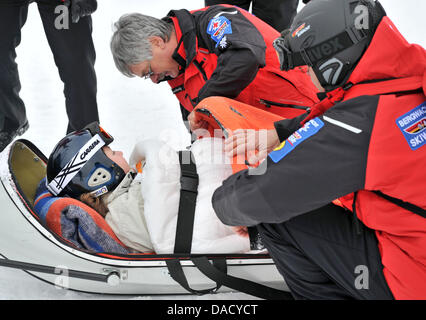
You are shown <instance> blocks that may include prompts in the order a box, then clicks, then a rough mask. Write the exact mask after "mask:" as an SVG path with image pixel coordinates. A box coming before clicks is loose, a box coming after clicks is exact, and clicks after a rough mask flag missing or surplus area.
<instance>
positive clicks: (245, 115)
mask: <svg viewBox="0 0 426 320" xmlns="http://www.w3.org/2000/svg"><path fill="white" fill-rule="evenodd" d="M194 110H195V116H196V119H197V120H204V121H206V122H207V123H208V128H207V130H208V132H209V134H210V137H214V136H215V130H220V132H222V133H224V135H225V137H228V136H230V135H231V134H232V132H233V131H235V130H237V129H253V130H271V129H274V122H276V121H279V120H283V119H284V118H283V117H281V116H278V115H276V114H273V113H270V112H266V111H263V110H261V109H258V108H256V107H253V106H250V105H248V104H245V103H242V102H239V101H236V100H233V99H229V98H225V97H208V98H206V99H203V100H202V101H201V102H200V103H199V104H198V105H197V106H196V107H195V108H194ZM204 136H205V135H203V136H202V137H204ZM216 136H217V134H216ZM249 156H250V153H248V154H247V155H246V158H247V157H249ZM232 169H233V172H234V173H235V172H238V171H241V170H244V169H247V166H246V165H245V164H244V161H241V156H239V157H238V156H234V158H233V159H232Z"/></svg>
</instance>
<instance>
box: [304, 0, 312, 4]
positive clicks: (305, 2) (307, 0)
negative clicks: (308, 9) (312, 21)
mask: <svg viewBox="0 0 426 320" xmlns="http://www.w3.org/2000/svg"><path fill="white" fill-rule="evenodd" d="M309 1H311V0H303V3H304V4H307V3H308V2H309Z"/></svg>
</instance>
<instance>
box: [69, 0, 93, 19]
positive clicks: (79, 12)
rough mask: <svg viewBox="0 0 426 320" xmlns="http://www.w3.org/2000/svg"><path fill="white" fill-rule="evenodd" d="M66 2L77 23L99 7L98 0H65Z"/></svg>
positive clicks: (72, 17)
mask: <svg viewBox="0 0 426 320" xmlns="http://www.w3.org/2000/svg"><path fill="white" fill-rule="evenodd" d="M64 4H65V5H66V6H67V7H68V8H70V13H71V20H72V22H73V23H77V22H78V21H79V20H80V18H82V17H85V16H89V15H91V14H92V13H93V12H95V11H96V9H97V8H98V3H97V1H96V0H64Z"/></svg>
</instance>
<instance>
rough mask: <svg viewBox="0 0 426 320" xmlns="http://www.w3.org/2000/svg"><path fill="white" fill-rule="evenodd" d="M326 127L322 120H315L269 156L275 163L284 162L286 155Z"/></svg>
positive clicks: (306, 124)
mask: <svg viewBox="0 0 426 320" xmlns="http://www.w3.org/2000/svg"><path fill="white" fill-rule="evenodd" d="M323 126H324V122H322V120H321V119H320V118H314V119H312V120H310V121H309V122H307V123H305V125H304V126H303V127H302V128H300V129H299V130H297V131H296V132H295V133H293V134H292V135H291V136H290V137H288V139H287V140H286V141H284V142H283V143H281V145H280V146H279V147H278V148H276V149H275V150H274V151H272V152H271V153H270V154H269V157H270V158H271V160H272V161H274V162H275V163H277V162H279V161H280V160H282V159H283V158H284V157H285V156H286V155H288V154H289V153H290V152H291V151H293V150H294V149H295V148H296V147H297V146H298V145H299V144H301V143H302V142H303V141H305V140H306V139H308V138H310V137H312V136H313V135H315V134H316V133H317V132H318V131H320V130H321V128H322V127H323Z"/></svg>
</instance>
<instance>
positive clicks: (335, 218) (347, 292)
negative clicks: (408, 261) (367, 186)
mask: <svg viewBox="0 0 426 320" xmlns="http://www.w3.org/2000/svg"><path fill="white" fill-rule="evenodd" d="M353 222H354V221H353V216H352V215H351V214H349V213H348V212H347V211H345V210H344V209H342V208H340V207H337V206H334V205H332V204H330V205H327V206H325V207H322V208H320V209H317V210H314V211H312V212H309V213H307V214H304V215H301V216H298V217H296V218H293V219H291V220H289V221H287V222H285V223H281V224H261V225H259V226H258V230H259V232H260V235H261V237H262V240H263V243H264V245H265V246H266V247H267V249H268V250H269V253H270V255H271V257H272V259H273V260H274V262H275V264H276V266H277V268H278V270H279V272H280V273H281V275H282V276H283V277H284V279H285V281H286V283H287V285H288V286H289V288H290V290H291V293H292V294H293V296H294V298H295V299H315V300H322V299H372V300H386V299H393V295H392V293H391V291H390V289H389V287H388V285H387V283H386V280H385V278H384V275H383V265H382V262H381V258H380V253H379V249H378V242H377V237H376V235H375V233H374V231H373V230H371V229H368V228H367V227H366V226H365V225H363V224H362V223H361V222H360V224H361V226H360V228H361V233H360V234H358V233H357V231H356V228H355V226H354V223H353Z"/></svg>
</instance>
